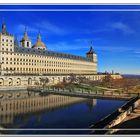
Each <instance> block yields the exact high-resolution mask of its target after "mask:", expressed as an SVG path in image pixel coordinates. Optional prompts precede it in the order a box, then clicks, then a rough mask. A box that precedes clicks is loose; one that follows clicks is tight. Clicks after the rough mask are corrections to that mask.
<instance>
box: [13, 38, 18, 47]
mask: <svg viewBox="0 0 140 140" xmlns="http://www.w3.org/2000/svg"><path fill="white" fill-rule="evenodd" d="M14 45H15V47H18V46H19V45H18V40H17V37H15V40H14Z"/></svg>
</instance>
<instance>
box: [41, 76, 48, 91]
mask: <svg viewBox="0 0 140 140" xmlns="http://www.w3.org/2000/svg"><path fill="white" fill-rule="evenodd" d="M40 83H41V85H42V87H43V89H44V88H45V87H46V84H48V83H49V79H48V78H47V77H46V78H41V79H40Z"/></svg>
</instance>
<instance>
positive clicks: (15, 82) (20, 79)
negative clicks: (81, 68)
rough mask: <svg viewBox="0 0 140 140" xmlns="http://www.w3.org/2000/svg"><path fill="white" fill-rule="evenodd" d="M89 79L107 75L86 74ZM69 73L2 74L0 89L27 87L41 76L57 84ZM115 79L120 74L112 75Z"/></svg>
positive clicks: (99, 78) (50, 82) (94, 79)
mask: <svg viewBox="0 0 140 140" xmlns="http://www.w3.org/2000/svg"><path fill="white" fill-rule="evenodd" d="M84 76H85V77H86V78H88V79H89V80H93V81H97V80H101V79H102V78H103V77H105V75H84ZM68 77H69V75H61V76H59V75H54V76H53V75H51V76H0V87H1V88H0V89H2V88H3V89H4V88H5V89H8V88H9V89H11V87H20V88H22V87H27V86H34V85H35V83H36V82H40V79H41V78H48V79H49V83H48V84H57V83H59V82H62V81H63V80H64V79H67V78H68ZM112 77H113V78H114V79H118V78H121V76H120V75H112Z"/></svg>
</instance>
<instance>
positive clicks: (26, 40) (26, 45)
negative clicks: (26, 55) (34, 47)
mask: <svg viewBox="0 0 140 140" xmlns="http://www.w3.org/2000/svg"><path fill="white" fill-rule="evenodd" d="M20 46H21V47H24V48H31V41H30V39H29V38H28V34H27V30H26V28H25V32H24V37H23V38H22V40H21V41H20Z"/></svg>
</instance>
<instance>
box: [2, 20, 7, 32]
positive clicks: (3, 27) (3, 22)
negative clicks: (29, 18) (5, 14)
mask: <svg viewBox="0 0 140 140" xmlns="http://www.w3.org/2000/svg"><path fill="white" fill-rule="evenodd" d="M6 32H7V31H6V24H5V21H4V20H3V21H2V34H6Z"/></svg>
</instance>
